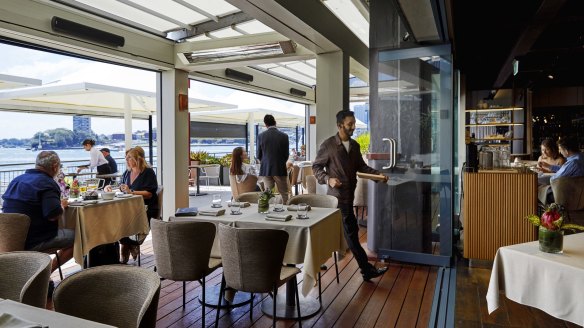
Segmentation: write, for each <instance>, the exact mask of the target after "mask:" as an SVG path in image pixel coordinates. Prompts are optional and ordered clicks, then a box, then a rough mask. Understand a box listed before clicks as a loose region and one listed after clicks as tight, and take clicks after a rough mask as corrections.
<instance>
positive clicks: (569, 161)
mask: <svg viewBox="0 0 584 328" xmlns="http://www.w3.org/2000/svg"><path fill="white" fill-rule="evenodd" d="M558 148H559V149H560V153H561V154H562V155H563V156H564V157H565V158H566V162H565V163H564V164H563V165H561V166H558V165H550V164H547V163H541V166H542V167H544V168H546V169H548V170H550V171H552V172H556V173H555V174H554V175H553V176H552V177H550V182H551V181H553V180H555V179H557V178H560V177H581V176H584V155H583V154H582V153H580V148H579V145H578V141H577V140H576V139H574V138H571V137H565V138H562V139H560V140H558ZM551 190H552V189H551V188H549V189H548V194H547V203H548V204H549V203H553V202H554V197H553V194H552V191H551Z"/></svg>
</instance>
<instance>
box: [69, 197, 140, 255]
mask: <svg viewBox="0 0 584 328" xmlns="http://www.w3.org/2000/svg"><path fill="white" fill-rule="evenodd" d="M75 204H77V205H75ZM61 225H62V226H63V227H64V228H68V229H73V230H74V231H75V242H74V246H73V258H74V259H75V262H76V263H78V264H80V265H82V264H83V263H84V261H83V257H84V256H85V255H87V254H89V251H90V250H91V249H92V248H94V247H96V246H99V245H103V244H109V243H114V242H116V241H118V240H120V239H121V238H122V237H128V236H133V235H136V234H147V233H148V232H149V231H150V225H149V222H148V216H147V215H146V208H145V206H144V200H143V198H142V196H134V195H128V194H125V195H118V196H116V197H114V199H113V200H102V199H99V200H97V201H75V202H70V204H69V206H68V207H67V209H66V210H65V215H64V220H63V222H61Z"/></svg>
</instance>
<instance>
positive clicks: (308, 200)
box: [288, 194, 339, 304]
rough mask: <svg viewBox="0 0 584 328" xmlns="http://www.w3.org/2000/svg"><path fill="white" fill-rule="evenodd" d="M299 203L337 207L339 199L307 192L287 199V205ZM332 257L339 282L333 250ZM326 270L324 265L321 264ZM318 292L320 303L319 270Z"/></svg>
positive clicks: (335, 255) (335, 256)
mask: <svg viewBox="0 0 584 328" xmlns="http://www.w3.org/2000/svg"><path fill="white" fill-rule="evenodd" d="M300 203H305V204H308V205H310V206H313V207H326V208H337V207H338V205H339V200H338V199H337V198H336V197H335V196H330V195H319V194H307V195H296V196H294V197H292V198H290V199H289V200H288V204H289V205H297V204H300ZM333 259H334V260H335V272H336V274H337V284H338V283H339V265H338V263H337V252H333ZM322 267H323V268H324V269H325V270H326V266H324V265H323V266H322ZM318 294H319V301H320V302H321V304H322V300H321V299H322V293H321V285H320V271H319V272H318Z"/></svg>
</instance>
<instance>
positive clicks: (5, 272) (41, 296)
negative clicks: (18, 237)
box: [0, 252, 51, 308]
mask: <svg viewBox="0 0 584 328" xmlns="http://www.w3.org/2000/svg"><path fill="white" fill-rule="evenodd" d="M50 277H51V258H50V257H49V256H48V255H47V254H44V253H39V252H9V253H2V254H0V298H4V299H9V300H13V301H16V302H20V303H24V304H27V305H31V306H36V307H39V308H45V306H46V305H47V293H48V290H49V279H50Z"/></svg>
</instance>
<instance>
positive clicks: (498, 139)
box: [474, 138, 523, 141]
mask: <svg viewBox="0 0 584 328" xmlns="http://www.w3.org/2000/svg"><path fill="white" fill-rule="evenodd" d="M474 140H475V141H477V140H489V141H511V140H523V138H482V139H479V138H475V139H474Z"/></svg>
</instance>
